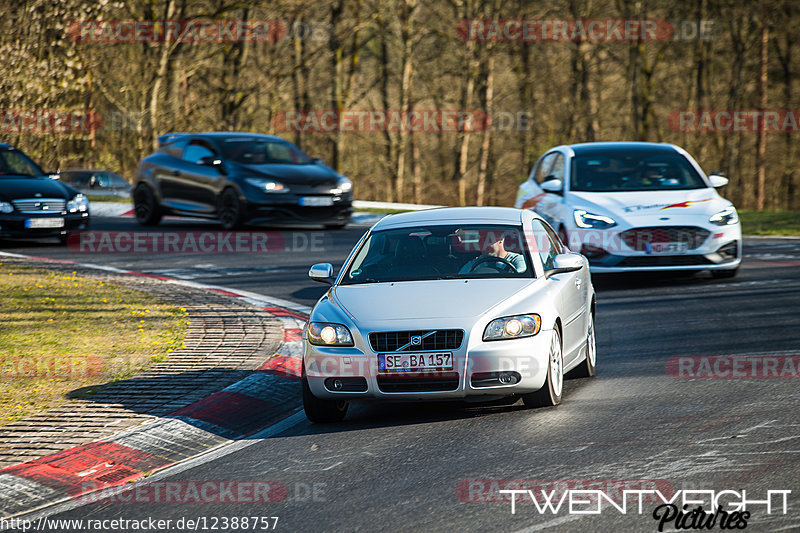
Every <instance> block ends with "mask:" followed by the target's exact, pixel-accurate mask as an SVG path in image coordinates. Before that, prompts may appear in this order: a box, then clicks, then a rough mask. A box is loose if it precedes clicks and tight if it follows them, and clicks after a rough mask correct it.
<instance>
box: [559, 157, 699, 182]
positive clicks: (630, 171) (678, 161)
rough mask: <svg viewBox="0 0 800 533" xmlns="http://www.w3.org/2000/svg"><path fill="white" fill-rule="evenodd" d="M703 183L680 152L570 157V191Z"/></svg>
mask: <svg viewBox="0 0 800 533" xmlns="http://www.w3.org/2000/svg"><path fill="white" fill-rule="evenodd" d="M705 187H707V185H706V184H705V183H704V182H703V179H702V178H701V177H700V175H699V174H698V173H697V171H696V170H695V169H694V167H692V165H691V164H689V161H687V160H686V158H685V157H683V156H682V155H680V154H667V153H663V152H649V151H623V150H619V151H607V152H603V153H595V154H577V155H576V156H575V157H574V158H573V160H572V178H571V181H570V189H571V190H573V191H590V192H612V191H667V190H683V189H701V188H705Z"/></svg>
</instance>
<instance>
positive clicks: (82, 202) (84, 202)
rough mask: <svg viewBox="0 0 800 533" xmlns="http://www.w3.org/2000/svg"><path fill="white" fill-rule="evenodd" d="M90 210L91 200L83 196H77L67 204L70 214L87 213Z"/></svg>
mask: <svg viewBox="0 0 800 533" xmlns="http://www.w3.org/2000/svg"><path fill="white" fill-rule="evenodd" d="M88 210H89V199H88V198H86V196H84V195H82V194H76V195H75V197H74V198H73V199H72V200H70V201H69V202H67V211H69V212H70V213H77V212H81V213H83V212H85V211H88Z"/></svg>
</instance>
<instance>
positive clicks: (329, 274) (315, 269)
mask: <svg viewBox="0 0 800 533" xmlns="http://www.w3.org/2000/svg"><path fill="white" fill-rule="evenodd" d="M308 277H309V278H311V279H313V280H314V281H319V282H322V283H327V284H328V285H333V281H334V277H333V265H331V264H330V263H317V264H316V265H313V266H312V267H311V268H310V269H308Z"/></svg>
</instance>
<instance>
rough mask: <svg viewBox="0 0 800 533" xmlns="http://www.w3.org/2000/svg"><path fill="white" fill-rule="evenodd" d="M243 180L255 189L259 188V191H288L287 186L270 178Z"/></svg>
mask: <svg viewBox="0 0 800 533" xmlns="http://www.w3.org/2000/svg"><path fill="white" fill-rule="evenodd" d="M244 181H246V182H247V183H249V184H250V185H252V186H253V187H255V188H256V189H260V190H261V192H269V193H285V192H289V187H287V186H286V185H284V184H283V183H281V182H280V181H276V180H272V179H269V178H245V179H244Z"/></svg>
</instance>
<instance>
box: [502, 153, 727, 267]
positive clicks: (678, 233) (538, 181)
mask: <svg viewBox="0 0 800 533" xmlns="http://www.w3.org/2000/svg"><path fill="white" fill-rule="evenodd" d="M727 183H728V180H727V178H724V177H722V176H719V175H716V174H713V173H712V174H711V176H706V175H705V173H704V172H703V170H702V169H701V168H700V165H698V164H697V162H696V161H695V160H694V159H693V158H692V157H691V156H690V155H689V154H688V153H686V151H684V150H683V149H681V148H679V147H678V146H675V145H672V144H666V143H643V142H613V143H611V142H597V143H583V144H573V145H569V146H557V147H555V148H552V149H550V150H548V151H547V152H546V153H545V154H544V155H543V156H542V157H541V158H540V159H539V161H538V162H537V163H536V166H535V167H534V168H533V171H532V172H531V175H530V177H529V179H528V180H527V181H525V182H524V183H523V184H522V185H521V186H520V188H519V192H518V194H517V201H516V204H515V206H516V207H519V208H526V209H527V208H529V209H534V210H535V211H536V212H537V213H539V214H540V215H542V217H544V219H545V220H547V221H548V222H549V223H550V224H551V225H552V226H553V227H554V228H556V229H557V231H558V234H559V236H560V237H561V239H562V240H563V241H564V243H565V244H566V245H567V246H568V247H569V248H570V249H573V250H580V252H581V253H582V254H583V255H584V256H586V257H587V258H588V259H589V264H590V265H591V268H592V272H597V273H603V272H628V271H638V270H710V271H711V273H712V275H714V276H715V277H733V276H735V275H736V272H737V270H738V268H739V264H740V263H741V260H742V230H741V226H740V224H739V217H738V215H737V213H736V209H735V208H734V206H733V204H732V203H731V202H729V201H728V200H726V199H724V198H722V197H721V196H720V195H719V194H718V193H717V191H716V190H715V189H716V188H717V187H722V186H724V185H725V184H727Z"/></svg>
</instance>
